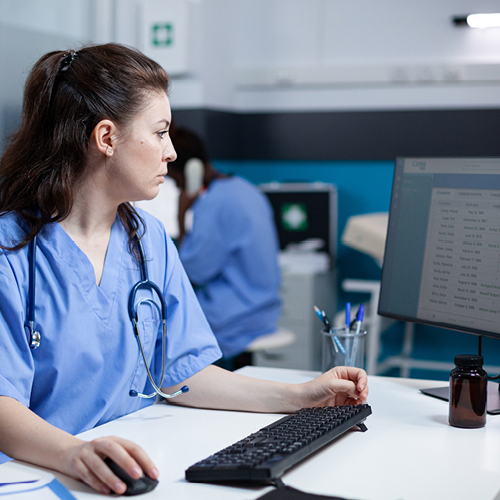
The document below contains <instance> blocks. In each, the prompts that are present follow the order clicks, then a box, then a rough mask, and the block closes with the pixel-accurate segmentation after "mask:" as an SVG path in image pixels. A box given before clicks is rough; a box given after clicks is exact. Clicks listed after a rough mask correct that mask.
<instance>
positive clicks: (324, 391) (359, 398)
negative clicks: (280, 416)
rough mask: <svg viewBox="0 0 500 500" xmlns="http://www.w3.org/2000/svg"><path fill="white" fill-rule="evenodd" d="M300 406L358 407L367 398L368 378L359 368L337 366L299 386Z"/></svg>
mask: <svg viewBox="0 0 500 500" xmlns="http://www.w3.org/2000/svg"><path fill="white" fill-rule="evenodd" d="M299 394H300V405H301V407H303V408H307V407H311V406H337V405H358V404H361V403H364V402H365V401H366V398H367V397H368V378H367V376H366V372H365V371H364V370H361V369H360V368H353V367H348V366H337V367H335V368H332V369H331V370H329V371H327V372H326V373H323V374H322V375H320V376H319V377H317V378H315V379H314V380H311V381H310V382H305V383H303V384H300V385H299Z"/></svg>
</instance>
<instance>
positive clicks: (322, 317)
mask: <svg viewBox="0 0 500 500" xmlns="http://www.w3.org/2000/svg"><path fill="white" fill-rule="evenodd" d="M314 310H315V312H316V315H317V316H318V318H319V319H320V320H321V321H322V322H323V324H324V325H325V328H326V330H327V331H328V332H330V333H331V331H332V325H331V324H330V320H329V319H328V316H327V315H326V313H325V311H322V310H321V309H320V308H319V307H317V306H314ZM332 342H333V348H334V349H335V352H339V346H338V344H337V343H338V342H340V341H339V339H338V338H337V336H336V335H333V337H332ZM343 349H344V346H342V349H341V350H342V351H343ZM343 352H345V351H343Z"/></svg>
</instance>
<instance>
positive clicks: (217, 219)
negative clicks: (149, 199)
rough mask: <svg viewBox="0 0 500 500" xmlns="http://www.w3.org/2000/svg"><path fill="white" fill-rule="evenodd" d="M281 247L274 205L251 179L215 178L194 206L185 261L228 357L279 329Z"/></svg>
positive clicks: (184, 246)
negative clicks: (279, 258) (258, 338)
mask: <svg viewBox="0 0 500 500" xmlns="http://www.w3.org/2000/svg"><path fill="white" fill-rule="evenodd" d="M278 249H279V246H278V236H277V233H276V228H275V225H274V215H273V211H272V208H271V205H270V203H269V201H268V199H267V197H266V196H265V195H264V194H263V193H262V192H261V191H260V190H259V189H257V188H256V187H255V186H254V185H253V184H251V183H250V182H248V181H246V180H245V179H242V178H241V177H228V178H220V179H215V180H214V181H212V182H211V183H210V185H209V187H208V190H207V191H206V193H204V194H203V195H202V196H200V197H199V198H198V199H197V200H196V201H195V203H194V204H193V227H192V230H191V232H189V233H188V234H187V235H186V236H185V237H184V239H183V240H182V244H181V247H180V257H181V260H182V263H183V265H184V268H185V269H186V272H187V274H188V276H189V279H190V280H191V282H192V283H193V284H194V285H195V289H196V295H197V297H198V300H199V301H200V304H201V307H202V309H203V311H204V312H205V315H206V317H207V319H208V322H209V323H210V326H211V327H212V330H213V332H214V333H215V336H216V337H217V340H218V342H219V345H220V347H221V349H222V352H223V354H224V356H225V357H232V356H236V355H238V354H240V353H242V352H243V351H245V349H246V348H247V346H248V345H249V344H250V343H251V342H252V341H253V340H254V339H256V338H257V337H260V336H261V335H265V334H269V333H272V332H274V331H275V330H276V329H277V327H278V321H279V317H280V313H281V298H280V294H279V289H280V280H281V276H280V270H279V266H278V251H279V250H278Z"/></svg>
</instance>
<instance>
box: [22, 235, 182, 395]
mask: <svg viewBox="0 0 500 500" xmlns="http://www.w3.org/2000/svg"><path fill="white" fill-rule="evenodd" d="M134 241H135V243H136V245H137V248H138V250H139V257H140V265H141V280H140V281H138V282H137V283H136V284H135V285H134V286H133V287H132V290H131V291H130V294H129V297H128V315H129V317H130V320H131V321H132V325H133V327H134V335H135V338H136V339H137V343H138V345H139V349H140V351H141V354H142V359H143V361H144V366H145V367H146V371H147V373H148V378H149V381H150V382H151V385H152V386H153V388H154V390H155V392H153V393H151V394H142V393H140V392H137V391H135V390H132V389H131V390H130V391H129V395H130V396H132V397H139V398H152V397H154V396H156V395H158V396H161V397H163V398H175V396H179V395H180V394H183V393H184V392H188V391H189V387H188V386H187V385H185V386H183V387H181V388H180V389H179V390H178V391H176V392H174V393H173V394H166V393H164V392H162V390H161V389H160V388H161V386H162V384H163V379H164V377H165V345H166V342H167V303H166V301H165V298H164V297H163V294H162V292H161V290H160V288H159V287H158V285H157V284H156V283H153V282H152V281H150V280H149V278H148V268H147V264H146V257H145V255H144V248H143V246H142V242H141V240H140V239H139V238H138V237H137V236H135V237H134ZM28 263H29V288H28V313H27V321H26V324H25V328H27V329H28V341H29V343H30V347H31V349H37V348H38V347H39V346H40V341H41V338H42V336H41V335H40V332H39V331H37V330H35V285H36V272H35V266H36V236H35V237H34V238H33V239H32V240H31V241H30V243H29V253H28ZM139 290H151V291H152V292H154V294H156V296H157V297H158V299H159V300H160V303H161V308H160V306H158V304H157V303H156V302H155V301H154V300H153V299H151V298H144V299H141V300H139V301H138V302H137V303H136V295H137V292H138V291H139ZM145 303H149V304H152V305H153V306H154V307H155V308H156V309H157V311H158V314H159V315H160V317H161V320H162V328H163V334H162V342H161V344H162V356H161V364H162V368H161V380H160V384H159V386H158V385H156V384H155V382H154V380H153V376H152V375H151V371H150V370H149V367H148V362H147V360H146V354H145V353H144V348H143V347H142V342H141V336H140V335H139V326H138V324H139V314H138V309H139V306H141V305H142V304H145Z"/></svg>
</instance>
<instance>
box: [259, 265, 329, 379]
mask: <svg viewBox="0 0 500 500" xmlns="http://www.w3.org/2000/svg"><path fill="white" fill-rule="evenodd" d="M281 296H282V299H283V311H282V315H281V319H280V326H281V327H283V328H287V329H288V330H291V331H292V332H294V333H295V336H296V340H295V342H294V343H293V344H292V345H289V346H287V347H282V348H277V349H270V350H267V351H259V352H255V353H254V359H253V364H254V365H256V366H269V367H277V368H294V369H297V370H320V369H321V333H320V331H321V327H322V324H321V321H320V320H319V319H318V317H317V316H316V313H315V312H314V309H313V306H315V305H316V306H318V307H319V308H320V309H322V310H324V311H325V312H326V313H327V315H328V316H329V318H330V319H331V320H333V316H334V314H335V312H336V310H337V295H336V273H335V271H330V272H328V273H311V274H294V273H284V274H283V276H282V287H281Z"/></svg>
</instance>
